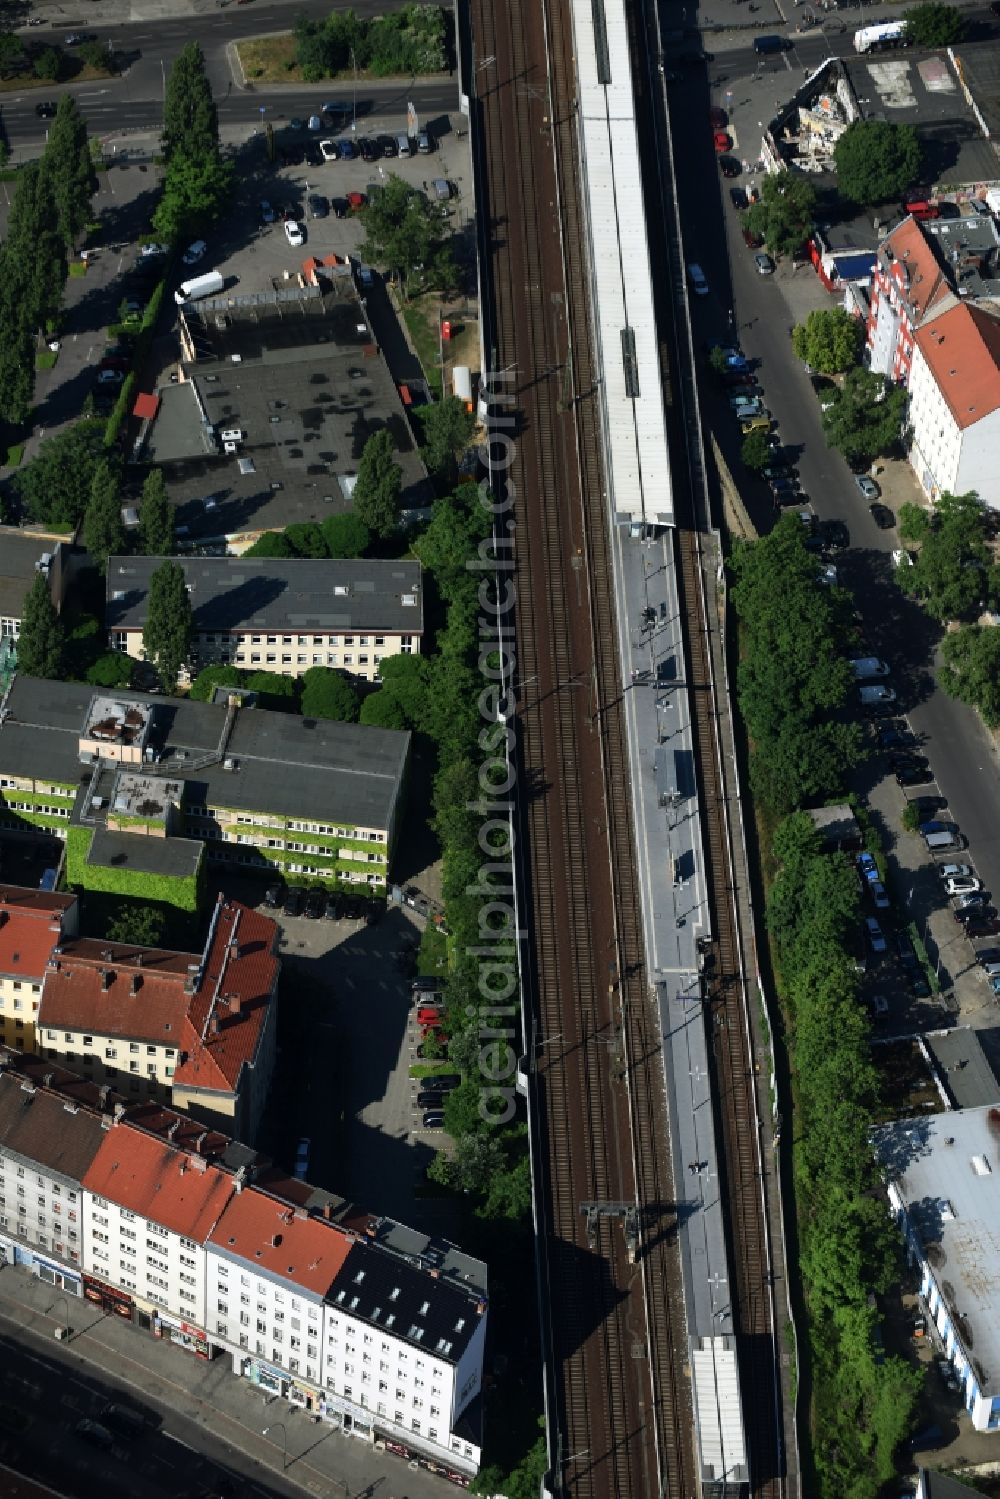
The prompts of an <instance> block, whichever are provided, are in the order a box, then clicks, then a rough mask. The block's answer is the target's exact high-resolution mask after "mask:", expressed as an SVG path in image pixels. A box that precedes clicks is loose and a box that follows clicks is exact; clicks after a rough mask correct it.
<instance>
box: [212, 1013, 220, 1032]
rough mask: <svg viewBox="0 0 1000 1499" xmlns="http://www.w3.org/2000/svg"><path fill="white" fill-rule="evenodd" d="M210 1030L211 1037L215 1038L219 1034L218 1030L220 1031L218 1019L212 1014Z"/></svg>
mask: <svg viewBox="0 0 1000 1499" xmlns="http://www.w3.org/2000/svg"><path fill="white" fill-rule="evenodd" d="M211 1028H212V1035H213V1036H217V1035H218V1034H219V1031H220V1029H221V1027H220V1025H219V1017H218V1015H215V1014H213V1016H212V1027H211Z"/></svg>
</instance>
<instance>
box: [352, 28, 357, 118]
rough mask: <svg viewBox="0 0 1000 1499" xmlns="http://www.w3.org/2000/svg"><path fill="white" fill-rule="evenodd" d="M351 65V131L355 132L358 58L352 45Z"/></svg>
mask: <svg viewBox="0 0 1000 1499" xmlns="http://www.w3.org/2000/svg"><path fill="white" fill-rule="evenodd" d="M351 67H352V68H353V69H354V107H353V109H352V110H351V131H352V132H353V133H356V132H357V128H358V59H357V58H356V57H355V55H354V48H353V47H352V48H351Z"/></svg>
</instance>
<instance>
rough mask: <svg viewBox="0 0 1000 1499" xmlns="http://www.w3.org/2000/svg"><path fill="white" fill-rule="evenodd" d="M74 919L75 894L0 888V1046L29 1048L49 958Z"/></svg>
mask: <svg viewBox="0 0 1000 1499" xmlns="http://www.w3.org/2000/svg"><path fill="white" fill-rule="evenodd" d="M79 920H80V905H79V902H78V900H77V898H76V896H75V895H56V894H55V893H53V892H51V891H47V890H26V889H22V888H20V887H19V886H15V885H11V886H7V887H5V888H4V887H0V1046H13V1047H16V1048H17V1050H18V1051H34V1049H35V1023H36V1020H37V1017H38V1007H39V1005H40V1004H41V999H42V984H43V981H44V978H45V973H46V970H47V968H48V964H49V959H50V958H51V956H52V952H53V949H54V948H57V947H59V946H60V945H61V944H62V943H63V942H64V941H66V940H67V939H69V938H70V937H72V936H75V935H76V932H77V931H78V929H79Z"/></svg>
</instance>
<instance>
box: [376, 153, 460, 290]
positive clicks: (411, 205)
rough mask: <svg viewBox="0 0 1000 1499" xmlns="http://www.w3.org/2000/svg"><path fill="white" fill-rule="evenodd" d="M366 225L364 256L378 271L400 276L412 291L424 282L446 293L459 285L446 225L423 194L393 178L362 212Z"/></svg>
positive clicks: (399, 179) (406, 183) (400, 179)
mask: <svg viewBox="0 0 1000 1499" xmlns="http://www.w3.org/2000/svg"><path fill="white" fill-rule="evenodd" d="M361 222H362V224H363V226H364V231H365V240H364V244H363V245H362V246H361V252H360V253H361V254H362V256H363V257H364V258H365V259H366V260H368V261H370V262H371V263H372V264H373V265H380V266H384V267H387V268H390V269H392V270H396V271H399V272H400V274H401V275H402V277H403V282H404V285H405V286H406V287H407V288H409V287H410V285H411V283H415V282H417V281H419V282H420V283H421V284H422V285H424V286H438V287H441V288H442V289H443V288H445V287H447V286H449V285H451V284H452V282H453V281H454V277H455V263H454V257H453V256H452V253H451V250H450V248H449V247H448V246H447V245H446V243H445V241H444V238H443V236H442V232H441V229H442V220H441V218H440V216H439V215H437V214H435V213H434V212H433V210H432V208H431V205H430V203H429V202H428V199H427V195H426V194H425V193H423V192H421V191H420V189H419V188H416V187H411V186H410V184H409V183H408V182H404V181H403V179H402V178H401V177H395V176H392V177H390V178H389V181H388V182H387V183H386V185H385V187H384V189H383V191H382V192H381V193H380V194H379V195H378V197H377V198H376V199H375V200H374V201H371V202H369V203H368V205H367V206H366V207H365V208H363V209H362V210H361Z"/></svg>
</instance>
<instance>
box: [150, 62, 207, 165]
mask: <svg viewBox="0 0 1000 1499" xmlns="http://www.w3.org/2000/svg"><path fill="white" fill-rule="evenodd" d="M218 149H219V115H218V111H217V109H216V107H215V103H214V102H213V99H212V85H211V84H210V82H209V80H208V74H207V73H206V71H205V57H204V53H203V52H202V50H201V47H200V46H199V45H198V43H197V42H188V44H187V46H186V47H185V48H184V49H183V51H182V52H180V53H179V54H178V56H177V57H176V58H175V59H174V62H173V64H172V66H171V68H170V76H169V77H168V79H167V86H166V90H165V93H164V97H163V154H164V157H165V159H166V162H167V166H168V167H169V166H170V165H171V164H172V162H173V159H174V157H175V156H176V155H177V153H178V152H184V153H186V154H187V155H188V156H194V157H198V156H203V157H211V156H215V155H216V154H217V153H218Z"/></svg>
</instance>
